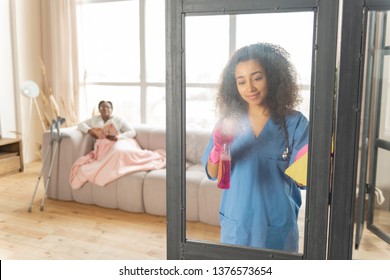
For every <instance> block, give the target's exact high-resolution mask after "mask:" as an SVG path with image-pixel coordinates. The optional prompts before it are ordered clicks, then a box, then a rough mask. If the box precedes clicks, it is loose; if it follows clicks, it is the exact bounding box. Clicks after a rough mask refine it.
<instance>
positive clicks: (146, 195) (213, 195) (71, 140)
mask: <svg viewBox="0 0 390 280" xmlns="http://www.w3.org/2000/svg"><path fill="white" fill-rule="evenodd" d="M134 128H135V130H136V132H137V136H136V140H137V141H138V142H139V144H140V145H141V147H142V148H143V149H148V150H156V149H165V144H166V137H165V135H166V134H165V130H164V129H161V128H154V127H152V126H148V125H137V126H134ZM60 131H61V135H62V141H61V142H60V146H59V150H58V154H57V157H56V159H55V161H54V165H53V169H52V172H51V178H50V184H49V186H48V191H47V195H48V198H51V199H58V200H67V201H76V202H79V203H84V204H94V205H98V206H102V207H107V208H117V209H121V210H124V211H128V212H135V213H148V214H152V215H159V216H165V215H166V169H160V170H152V171H149V172H144V171H142V172H136V173H132V174H128V175H125V176H123V177H121V178H119V179H118V180H116V181H114V182H112V183H110V184H108V185H106V186H104V187H101V186H98V185H95V184H92V183H86V184H85V185H84V186H83V187H82V188H81V189H78V190H74V189H72V188H71V186H70V184H69V174H70V169H71V166H72V164H73V163H74V162H75V161H76V160H77V159H78V158H79V157H81V156H83V155H85V154H87V153H88V152H90V151H91V150H92V149H93V139H92V137H90V136H89V135H86V134H83V133H81V132H80V131H78V130H77V128H76V127H68V128H61V130H60ZM209 137H210V132H205V131H203V130H192V131H187V136H186V144H187V147H186V161H187V167H186V213H187V214H186V215H187V217H186V218H187V220H188V221H199V222H202V223H206V224H210V225H219V204H220V197H221V190H220V189H218V188H217V186H216V182H215V181H210V180H209V179H208V178H207V177H206V174H205V171H204V168H203V166H202V165H201V157H202V154H203V151H204V149H205V147H206V145H207V142H208V140H209ZM53 147H54V145H52V147H51V150H53ZM48 148H49V149H50V133H49V132H45V133H44V134H43V142H42V154H43V156H44V155H45V153H46V151H47V149H48ZM49 158H50V154H49V157H48V160H47V162H46V164H45V167H44V173H43V176H44V180H45V183H46V181H47V177H48V173H49Z"/></svg>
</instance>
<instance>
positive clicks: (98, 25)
mask: <svg viewBox="0 0 390 280" xmlns="http://www.w3.org/2000/svg"><path fill="white" fill-rule="evenodd" d="M313 17H314V16H313V12H303V13H302V12H301V13H275V14H248V15H236V16H235V15H230V16H229V15H218V16H187V17H186V18H185V19H186V24H185V27H186V30H185V36H186V37H185V40H186V42H185V47H186V48H185V58H186V62H185V65H186V119H187V127H196V128H207V129H210V128H212V126H213V125H214V123H215V107H214V100H215V99H214V98H215V92H216V88H217V84H218V81H219V79H220V74H221V72H222V70H223V68H224V66H225V64H226V62H227V60H228V58H229V55H230V54H231V53H232V52H233V51H234V50H235V49H237V48H239V47H241V46H243V45H246V44H251V43H255V42H261V41H267V42H271V43H277V44H280V45H282V46H283V47H285V48H286V49H287V51H289V52H290V54H291V58H292V60H293V62H294V64H295V66H296V67H297V69H298V72H299V75H300V83H301V88H302V91H301V95H302V97H303V103H302V105H301V107H300V108H299V109H300V110H301V111H302V112H303V113H304V114H305V115H306V116H307V117H308V116H309V108H310V106H309V105H310V82H311V60H312V42H313V35H312V34H313V20H314V18H313ZM77 18H78V36H79V63H80V66H79V72H80V85H81V88H80V96H79V104H80V108H79V112H80V119H85V118H89V117H90V116H91V114H92V113H93V111H94V110H95V109H96V106H97V103H98V102H99V101H100V100H111V101H112V102H113V103H114V113H115V114H117V115H120V116H123V117H125V118H126V119H128V120H129V121H130V122H132V123H149V124H154V125H159V126H165V119H166V118H165V100H166V98H165V94H166V93H165V72H166V70H165V39H166V38H165V1H162V0H128V1H124V0H122V1H119V0H85V1H81V4H79V6H78V13H77ZM264 27H265V28H264Z"/></svg>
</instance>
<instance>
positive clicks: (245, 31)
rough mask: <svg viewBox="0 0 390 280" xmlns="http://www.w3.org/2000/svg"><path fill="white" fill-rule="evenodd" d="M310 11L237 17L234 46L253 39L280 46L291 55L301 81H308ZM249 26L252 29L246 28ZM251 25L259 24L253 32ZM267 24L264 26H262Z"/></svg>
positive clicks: (306, 83)
mask: <svg viewBox="0 0 390 280" xmlns="http://www.w3.org/2000/svg"><path fill="white" fill-rule="evenodd" d="M313 17H314V14H313V13H308V12H300V13H280V14H262V15H256V14H254V15H239V16H237V47H241V46H244V45H247V44H251V43H253V42H269V43H274V44H278V45H280V46H282V47H283V48H285V49H286V50H287V51H288V52H289V53H290V55H291V60H292V62H293V63H294V65H295V67H296V68H297V70H298V73H299V78H300V83H301V84H304V85H308V84H310V79H311V60H312V57H311V53H312V43H313V24H308V23H312V22H313ZM248 26H252V28H248ZM253 26H259V28H257V29H256V31H255V32H254V31H253V30H254V29H253ZM263 27H266V28H263Z"/></svg>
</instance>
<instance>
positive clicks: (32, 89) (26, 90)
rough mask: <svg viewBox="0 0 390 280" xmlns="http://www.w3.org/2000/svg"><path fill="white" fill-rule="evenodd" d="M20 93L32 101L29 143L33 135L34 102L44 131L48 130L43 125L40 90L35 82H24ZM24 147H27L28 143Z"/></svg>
mask: <svg viewBox="0 0 390 280" xmlns="http://www.w3.org/2000/svg"><path fill="white" fill-rule="evenodd" d="M20 91H21V93H22V94H23V95H24V96H25V97H27V98H29V99H30V110H29V120H28V129H29V133H28V135H27V142H29V139H30V138H29V137H30V134H31V116H32V104H33V102H34V103H35V107H36V109H37V112H38V115H39V119H40V120H41V124H42V129H43V131H45V130H46V128H45V126H44V123H43V120H42V115H41V111H40V110H39V106H38V103H37V97H38V96H39V93H40V90H39V86H38V85H37V84H36V83H35V82H34V81H30V80H27V81H24V82H23V83H22V85H21V86H20ZM26 130H27V129H26ZM24 146H25V147H27V143H26V145H24Z"/></svg>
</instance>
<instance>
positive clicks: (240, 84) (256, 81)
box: [202, 43, 308, 252]
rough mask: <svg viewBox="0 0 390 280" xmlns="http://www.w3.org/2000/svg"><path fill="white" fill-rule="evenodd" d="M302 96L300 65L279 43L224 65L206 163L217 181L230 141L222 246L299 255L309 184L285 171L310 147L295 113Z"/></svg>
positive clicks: (248, 50) (240, 53)
mask: <svg viewBox="0 0 390 280" xmlns="http://www.w3.org/2000/svg"><path fill="white" fill-rule="evenodd" d="M298 91H299V88H298V85H297V73H296V70H295V67H294V66H293V65H292V63H291V62H290V60H289V54H288V53H287V52H286V51H285V50H284V49H283V48H281V47H280V46H277V45H273V44H268V43H258V44H253V45H249V46H245V47H243V48H241V49H239V50H237V51H236V52H235V53H234V54H233V56H232V57H231V59H230V60H229V62H228V64H227V65H226V67H225V69H224V71H223V73H222V79H221V83H220V86H219V89H218V93H217V109H218V113H219V116H220V120H219V121H218V123H217V124H216V125H215V128H214V131H213V135H212V137H211V138H210V141H209V144H208V146H207V148H206V150H205V152H204V155H203V158H202V162H203V164H204V166H205V168H206V172H207V175H208V177H209V178H210V179H211V180H216V179H217V176H218V168H219V164H220V159H219V157H220V154H221V152H222V149H223V145H224V143H230V145H229V146H230V154H231V174H230V188H229V189H226V190H223V194H222V201H221V206H220V223H221V242H222V243H227V244H237V245H244V246H254V247H260V248H268V249H277V250H287V251H292V252H297V251H298V239H299V233H298V225H297V218H298V211H299V208H300V206H301V189H302V188H303V187H304V186H300V185H298V184H297V183H296V182H295V181H294V180H293V179H291V178H290V177H289V176H287V175H286V174H285V173H284V172H285V170H286V168H287V167H288V166H290V165H291V164H292V163H293V162H294V160H296V155H297V153H298V152H299V151H300V150H301V149H303V148H304V147H305V145H307V142H308V120H307V119H306V118H305V117H304V116H303V115H302V113H300V112H298V111H296V110H294V108H295V106H296V105H297V104H298V102H299V98H298ZM306 147H307V146H306Z"/></svg>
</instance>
